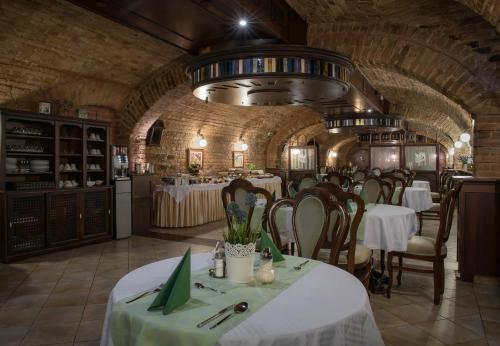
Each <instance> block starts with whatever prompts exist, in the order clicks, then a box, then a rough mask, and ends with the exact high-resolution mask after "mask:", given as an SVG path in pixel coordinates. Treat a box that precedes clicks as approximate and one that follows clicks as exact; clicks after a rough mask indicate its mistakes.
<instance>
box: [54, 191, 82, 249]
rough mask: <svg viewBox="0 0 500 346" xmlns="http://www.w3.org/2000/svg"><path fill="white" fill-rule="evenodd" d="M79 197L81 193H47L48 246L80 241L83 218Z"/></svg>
mask: <svg viewBox="0 0 500 346" xmlns="http://www.w3.org/2000/svg"><path fill="white" fill-rule="evenodd" d="M79 197H80V192H79V191H70V192H69V191H65V192H50V193H47V245H48V246H58V245H63V244H65V243H68V242H72V241H77V240H78V237H79V234H80V224H81V219H82V217H83V215H82V211H81V207H80V198H79Z"/></svg>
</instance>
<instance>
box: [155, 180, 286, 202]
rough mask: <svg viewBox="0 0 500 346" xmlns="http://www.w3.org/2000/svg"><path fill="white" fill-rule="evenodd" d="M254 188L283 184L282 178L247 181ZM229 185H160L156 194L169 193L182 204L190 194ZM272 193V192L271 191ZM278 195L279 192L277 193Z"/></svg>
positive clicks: (219, 188)
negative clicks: (160, 192)
mask: <svg viewBox="0 0 500 346" xmlns="http://www.w3.org/2000/svg"><path fill="white" fill-rule="evenodd" d="M247 180H248V181H250V182H251V183H252V184H253V185H254V186H258V187H262V186H265V185H266V184H272V183H279V184H281V178H280V177H272V178H264V179H252V178H250V179H247ZM228 185H229V183H221V184H192V185H177V186H176V185H167V184H160V185H158V186H156V192H159V191H163V192H167V193H168V194H169V195H170V196H172V197H173V198H174V199H175V201H176V202H177V203H180V202H182V201H183V200H184V199H185V198H186V197H187V196H188V195H189V193H191V192H193V191H210V190H222V188H223V187H225V186H228ZM271 193H272V191H271ZM276 194H277V195H278V192H276ZM280 197H281V189H280V191H279V197H278V196H277V198H280Z"/></svg>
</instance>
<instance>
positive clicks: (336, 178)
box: [323, 173, 352, 189]
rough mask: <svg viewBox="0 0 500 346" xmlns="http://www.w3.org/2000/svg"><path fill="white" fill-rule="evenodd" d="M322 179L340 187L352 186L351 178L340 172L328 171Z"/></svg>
mask: <svg viewBox="0 0 500 346" xmlns="http://www.w3.org/2000/svg"><path fill="white" fill-rule="evenodd" d="M323 181H325V182H329V183H332V184H334V185H337V186H340V187H341V188H342V187H343V186H346V185H347V187H348V189H350V188H351V186H352V180H351V178H349V177H348V176H345V175H342V174H340V173H328V175H327V176H326V177H324V178H323Z"/></svg>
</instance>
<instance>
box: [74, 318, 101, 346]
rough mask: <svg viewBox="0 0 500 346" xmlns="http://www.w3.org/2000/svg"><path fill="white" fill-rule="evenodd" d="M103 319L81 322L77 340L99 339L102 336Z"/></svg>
mask: <svg viewBox="0 0 500 346" xmlns="http://www.w3.org/2000/svg"><path fill="white" fill-rule="evenodd" d="M101 330H102V321H100V320H96V321H83V322H82V323H80V327H79V328H78V333H77V334H76V338H75V341H77V342H81V341H97V340H99V339H100V337H101Z"/></svg>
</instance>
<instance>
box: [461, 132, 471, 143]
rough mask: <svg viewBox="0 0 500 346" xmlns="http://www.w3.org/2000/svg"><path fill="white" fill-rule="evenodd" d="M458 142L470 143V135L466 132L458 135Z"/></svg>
mask: <svg viewBox="0 0 500 346" xmlns="http://www.w3.org/2000/svg"><path fill="white" fill-rule="evenodd" d="M460 141H461V142H464V143H468V142H469V141H470V135H469V134H468V133H467V132H464V133H462V134H461V135H460Z"/></svg>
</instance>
